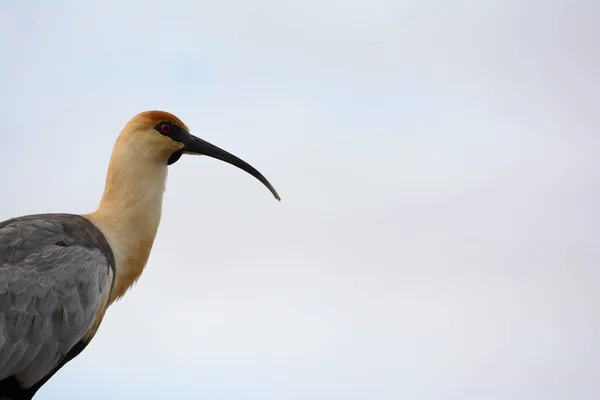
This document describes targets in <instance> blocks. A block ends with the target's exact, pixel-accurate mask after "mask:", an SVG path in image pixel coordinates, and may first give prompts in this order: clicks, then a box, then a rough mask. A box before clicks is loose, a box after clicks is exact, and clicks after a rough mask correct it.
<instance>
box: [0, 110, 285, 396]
mask: <svg viewBox="0 0 600 400" xmlns="http://www.w3.org/2000/svg"><path fill="white" fill-rule="evenodd" d="M184 154H186V155H187V154H196V155H205V156H209V157H213V158H216V159H219V160H222V161H225V162H227V163H230V164H232V165H235V166H236V167H238V168H240V169H242V170H244V171H246V172H247V173H249V174H250V175H252V176H254V177H255V178H257V179H258V180H259V181H260V182H262V183H263V184H264V185H265V186H266V187H267V188H268V189H269V190H270V191H271V193H272V194H273V196H274V197H275V198H276V199H277V200H281V199H280V197H279V195H278V194H277V191H276V190H275V188H273V186H272V185H271V184H270V183H269V181H268V180H267V179H266V178H265V177H264V176H263V175H262V174H261V173H260V172H258V171H257V170H256V169H255V168H254V167H252V166H251V165H250V164H248V163H246V162H245V161H243V160H241V159H240V158H238V157H236V156H234V155H232V154H230V153H229V152H227V151H225V150H222V149H220V148H219V147H217V146H214V145H212V144H210V143H208V142H207V141H205V140H202V139H200V138H198V137H195V136H193V135H192V134H190V131H189V129H188V127H187V126H186V125H185V124H184V123H183V122H182V121H181V120H180V119H179V118H177V117H176V116H175V115H173V114H171V113H168V112H166V111H146V112H142V113H140V114H138V115H136V116H134V117H133V118H132V119H131V120H130V121H129V122H128V123H127V124H126V125H125V127H124V128H123V130H122V131H121V133H120V134H119V136H118V138H117V140H116V143H115V145H114V148H113V151H112V155H111V158H110V162H109V165H108V171H107V174H106V182H105V187H104V192H103V194H102V198H101V200H100V203H99V206H98V208H97V209H96V211H94V212H92V213H90V214H59V213H48V214H32V215H25V216H20V217H16V218H12V219H8V220H6V221H3V222H0V399H4V400H28V399H32V398H33V397H34V395H35V394H36V392H37V391H38V390H39V389H40V388H41V387H42V386H43V385H44V384H45V383H46V382H48V380H49V379H50V378H51V377H52V376H53V375H54V374H56V372H57V371H59V370H60V369H61V368H62V367H63V366H64V365H65V364H66V363H68V362H69V361H71V360H72V359H73V358H74V357H76V356H77V355H79V354H80V353H81V351H83V350H84V349H85V347H86V346H87V345H88V344H89V343H90V341H91V340H92V339H93V338H94V335H95V334H96V333H97V332H98V328H99V326H100V324H101V323H102V319H103V317H104V315H105V313H106V310H107V309H108V307H109V306H110V305H111V304H113V303H114V302H115V301H116V300H118V299H120V298H121V297H123V295H125V293H126V292H127V290H128V289H129V288H130V287H131V286H132V285H133V284H134V283H135V282H136V281H137V280H138V278H139V277H140V275H141V274H142V272H143V270H144V268H145V266H146V263H147V261H148V258H149V256H150V251H151V249H152V245H153V243H154V239H155V236H156V233H157V230H158V226H159V223H160V219H161V212H162V200H163V193H164V191H165V185H166V179H167V169H168V166H170V165H172V164H174V163H175V162H177V161H178V160H179V159H180V157H181V156H182V155H184Z"/></svg>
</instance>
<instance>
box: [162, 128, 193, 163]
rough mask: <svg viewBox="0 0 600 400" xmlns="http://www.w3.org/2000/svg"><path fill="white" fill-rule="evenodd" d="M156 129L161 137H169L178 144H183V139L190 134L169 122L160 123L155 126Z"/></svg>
mask: <svg viewBox="0 0 600 400" xmlns="http://www.w3.org/2000/svg"><path fill="white" fill-rule="evenodd" d="M154 129H155V130H156V131H157V132H158V133H160V134H161V135H163V136H166V137H169V138H171V139H173V140H174V141H176V142H181V141H182V140H183V138H184V137H186V136H187V135H188V133H187V132H186V131H185V130H183V129H182V128H180V127H179V126H177V125H175V124H173V123H171V122H169V121H161V122H159V123H158V124H156V125H155V126H154ZM175 161H177V160H175ZM175 161H174V162H175Z"/></svg>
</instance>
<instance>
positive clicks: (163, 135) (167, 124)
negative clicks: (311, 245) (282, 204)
mask: <svg viewBox="0 0 600 400" xmlns="http://www.w3.org/2000/svg"><path fill="white" fill-rule="evenodd" d="M118 141H119V142H126V143H127V144H128V145H129V146H130V147H133V148H135V150H136V152H138V153H139V154H141V155H142V156H143V157H144V158H146V159H148V160H150V161H152V162H155V163H162V164H163V165H171V164H173V163H175V162H177V161H178V160H179V158H181V156H182V155H184V154H195V155H205V156H209V157H213V158H216V159H218V160H221V161H225V162H227V163H229V164H232V165H235V166H236V167H238V168H240V169H242V170H244V171H246V172H247V173H249V174H250V175H252V176H254V177H255V178H256V179H258V180H259V181H260V182H262V183H263V185H265V186H266V187H267V188H268V189H269V190H270V191H271V193H272V194H273V196H275V198H276V199H277V200H281V199H280V198H279V195H278V194H277V191H276V190H275V188H274V187H273V186H272V185H271V183H269V181H268V180H267V179H266V178H265V177H264V176H263V175H262V174H261V173H260V172H258V171H257V170H256V169H255V168H254V167H252V166H251V165H250V164H248V163H247V162H245V161H243V160H241V159H239V158H238V157H236V156H234V155H233V154H231V153H228V152H227V151H225V150H223V149H220V148H218V147H217V146H214V145H212V144H210V143H208V142H206V141H204V140H202V139H200V138H198V137H196V136H193V135H192V134H190V132H189V129H188V127H187V126H186V125H185V124H184V123H183V122H182V121H181V120H180V119H179V118H177V117H176V116H175V115H173V114H171V113H168V112H165V111H146V112H142V113H140V114H138V115H136V116H135V117H133V118H132V119H131V120H130V121H129V122H128V123H127V125H125V128H123V131H122V132H121V135H120V136H119V139H118Z"/></svg>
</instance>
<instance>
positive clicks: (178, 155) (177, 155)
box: [167, 150, 183, 165]
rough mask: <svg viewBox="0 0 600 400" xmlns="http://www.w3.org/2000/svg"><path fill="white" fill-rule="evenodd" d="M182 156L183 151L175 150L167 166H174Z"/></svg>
mask: <svg viewBox="0 0 600 400" xmlns="http://www.w3.org/2000/svg"><path fill="white" fill-rule="evenodd" d="M182 154H183V151H181V150H177V151H176V152H175V153H173V154H171V157H169V160H168V161H167V165H171V164H175V163H176V162H177V161H178V160H179V159H180V158H181V155H182Z"/></svg>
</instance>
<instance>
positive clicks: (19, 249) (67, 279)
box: [0, 214, 114, 388]
mask: <svg viewBox="0 0 600 400" xmlns="http://www.w3.org/2000/svg"><path fill="white" fill-rule="evenodd" d="M94 229H95V231H94ZM98 234H99V231H98V230H97V229H96V228H95V227H94V226H93V225H92V224H91V222H89V221H87V220H85V219H83V218H82V217H79V216H76V215H69V214H42V215H33V216H26V217H20V218H17V219H13V220H8V221H5V222H2V223H0V381H1V380H3V379H5V378H7V377H10V376H14V377H15V378H16V380H17V382H19V384H20V385H21V386H22V387H24V388H27V387H31V386H32V385H34V384H35V383H36V382H38V381H39V380H40V379H42V378H43V377H44V376H45V375H47V374H49V373H50V372H52V370H53V369H54V368H55V367H57V366H58V364H59V363H60V362H61V360H62V359H63V358H64V357H65V355H66V354H67V353H68V352H69V350H70V349H71V348H72V347H73V346H74V345H75V344H76V343H77V342H78V341H79V340H81V339H82V337H83V336H84V334H85V333H86V331H87V330H88V329H89V328H90V325H91V324H92V322H93V321H94V319H95V318H96V315H97V313H98V310H99V308H100V305H101V301H102V297H103V295H104V294H105V292H106V291H107V290H110V285H109V269H110V268H112V267H113V265H111V262H112V263H113V264H114V260H111V257H112V253H110V254H108V253H107V251H106V248H104V247H103V246H104V245H106V246H107V244H106V243H105V241H104V242H102V240H103V237H102V238H99V237H98ZM101 239H102V240H101ZM99 243H100V245H98V244H99ZM109 250H110V248H109Z"/></svg>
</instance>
